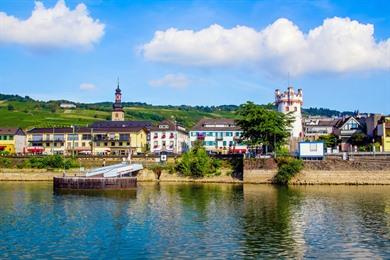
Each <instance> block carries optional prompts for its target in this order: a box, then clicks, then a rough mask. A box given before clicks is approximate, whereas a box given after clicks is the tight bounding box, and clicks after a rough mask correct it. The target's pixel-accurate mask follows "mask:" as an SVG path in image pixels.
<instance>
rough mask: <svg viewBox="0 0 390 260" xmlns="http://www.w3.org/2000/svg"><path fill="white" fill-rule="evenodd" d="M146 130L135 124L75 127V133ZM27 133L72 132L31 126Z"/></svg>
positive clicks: (57, 128)
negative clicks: (131, 125)
mask: <svg viewBox="0 0 390 260" xmlns="http://www.w3.org/2000/svg"><path fill="white" fill-rule="evenodd" d="M142 130H143V131H145V132H146V131H147V129H146V128H145V127H141V126H136V127H100V128H92V127H76V128H75V133H77V134H80V133H86V134H90V133H94V134H98V133H113V132H115V133H134V132H139V131H142ZM27 133H29V134H52V133H54V134H71V133H73V128H72V127H55V128H52V127H51V128H48V127H46V128H33V129H31V130H29V131H28V132H27Z"/></svg>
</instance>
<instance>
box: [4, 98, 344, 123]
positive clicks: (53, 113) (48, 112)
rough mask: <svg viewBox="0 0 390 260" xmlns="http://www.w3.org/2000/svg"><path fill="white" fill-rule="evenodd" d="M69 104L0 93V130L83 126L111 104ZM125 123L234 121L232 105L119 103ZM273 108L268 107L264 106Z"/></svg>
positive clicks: (318, 111) (107, 114) (105, 116)
mask: <svg viewBox="0 0 390 260" xmlns="http://www.w3.org/2000/svg"><path fill="white" fill-rule="evenodd" d="M63 102H69V101H64V100H59V101H47V102H45V101H37V100H33V99H31V98H30V97H21V96H18V95H4V94H0V126H1V127H22V128H25V129H26V128H32V127H51V126H70V125H87V124H89V123H91V122H94V121H97V120H110V118H111V105H112V104H111V103H110V102H102V103H94V104H83V103H75V104H76V105H77V108H76V109H62V108H60V104H61V103H63ZM123 105H124V110H125V112H126V120H150V121H154V122H158V121H161V120H163V119H169V118H171V117H172V116H174V117H175V118H176V119H177V120H178V122H180V123H181V124H183V125H184V126H186V127H192V126H193V125H194V124H195V123H196V122H197V121H198V120H200V119H202V118H235V117H236V115H235V110H236V109H237V108H238V106H236V105H223V106H187V105H182V106H153V105H149V104H146V103H140V102H125V103H123ZM266 106H267V107H269V108H273V106H272V105H271V104H268V105H266ZM303 112H304V114H306V115H321V116H335V115H344V114H351V113H352V112H339V111H336V110H329V109H324V108H309V109H304V110H303Z"/></svg>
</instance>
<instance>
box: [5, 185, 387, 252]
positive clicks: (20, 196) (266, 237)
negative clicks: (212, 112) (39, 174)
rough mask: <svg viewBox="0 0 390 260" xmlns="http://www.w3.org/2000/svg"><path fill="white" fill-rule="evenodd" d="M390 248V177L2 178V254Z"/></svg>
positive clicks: (376, 250) (352, 250) (370, 249)
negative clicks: (353, 181) (258, 180)
mask: <svg viewBox="0 0 390 260" xmlns="http://www.w3.org/2000/svg"><path fill="white" fill-rule="evenodd" d="M17 257H19V258H31V259H37V258H78V259H80V258H98V259H102V258H104V259H108V258H121V259H129V258H132V259H135V258H139V259H143V258H164V259H165V258H179V257H183V258H184V257H194V258H221V259H224V258H322V259H324V258H325V259H335V258H337V259H342V258H347V259H348V258H366V259H378V258H379V259H380V258H383V259H386V258H387V259H389V258H390V187H388V186H358V187H357V186H306V187H290V188H288V189H287V188H280V187H274V186H267V185H226V184H203V185H194V184H165V183H164V184H139V186H138V189H137V190H136V191H126V192H105V193H102V192H95V193H78V194H75V193H61V194H54V193H53V191H52V186H51V184H50V183H14V182H13V183H4V182H3V183H0V258H17Z"/></svg>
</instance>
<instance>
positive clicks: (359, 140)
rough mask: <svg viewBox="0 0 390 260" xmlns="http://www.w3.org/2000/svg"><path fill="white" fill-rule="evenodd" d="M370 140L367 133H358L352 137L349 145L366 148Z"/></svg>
mask: <svg viewBox="0 0 390 260" xmlns="http://www.w3.org/2000/svg"><path fill="white" fill-rule="evenodd" d="M369 142H370V141H369V138H368V136H367V135H366V134H365V133H362V132H358V133H355V134H353V135H352V136H351V138H350V140H349V143H350V144H352V145H356V146H357V147H361V146H366V145H367V144H368V143H369Z"/></svg>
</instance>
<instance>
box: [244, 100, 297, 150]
mask: <svg viewBox="0 0 390 260" xmlns="http://www.w3.org/2000/svg"><path fill="white" fill-rule="evenodd" d="M237 114H238V115H239V119H238V120H236V122H237V125H239V126H240V127H241V129H242V130H243V135H242V138H243V140H244V141H245V143H247V144H248V145H251V146H257V145H266V146H271V147H272V148H273V150H275V149H277V148H279V147H281V146H282V145H283V144H285V143H286V140H287V138H288V137H289V135H290V133H289V131H288V128H289V127H291V123H292V121H293V120H292V118H291V116H290V115H289V114H283V113H280V112H278V111H275V110H271V109H267V108H264V107H263V106H260V105H256V104H254V103H253V102H247V103H245V104H243V105H241V106H240V108H239V109H238V110H237Z"/></svg>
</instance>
